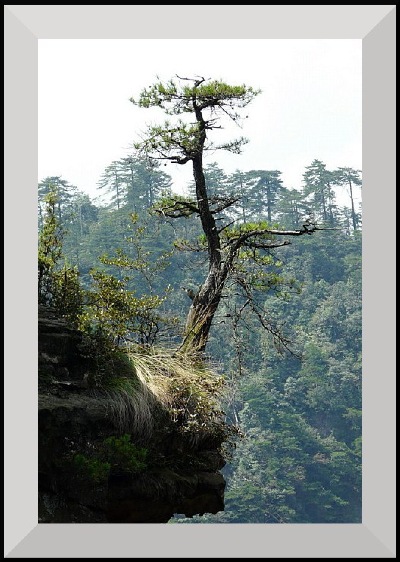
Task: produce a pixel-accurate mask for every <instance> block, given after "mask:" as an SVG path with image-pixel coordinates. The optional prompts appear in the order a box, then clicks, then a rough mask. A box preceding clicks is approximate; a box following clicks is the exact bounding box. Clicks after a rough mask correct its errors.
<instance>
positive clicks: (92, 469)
mask: <svg viewBox="0 0 400 562" xmlns="http://www.w3.org/2000/svg"><path fill="white" fill-rule="evenodd" d="M86 449H87V450H85V452H80V453H76V454H74V455H73V457H72V466H73V468H74V470H76V472H77V474H78V475H79V476H80V477H82V478H84V479H85V480H88V481H89V482H93V483H95V484H104V483H106V482H107V481H108V478H109V477H110V475H116V474H121V473H123V474H130V475H133V474H138V473H140V472H142V471H143V470H145V469H146V468H147V454H148V451H147V449H145V448H143V447H137V446H136V445H135V444H134V443H132V441H131V436H130V435H128V434H124V435H121V436H119V437H117V436H114V435H112V436H110V437H107V438H106V439H104V440H103V441H102V442H100V443H92V444H91V446H90V448H86Z"/></svg>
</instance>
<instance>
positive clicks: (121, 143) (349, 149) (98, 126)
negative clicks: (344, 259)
mask: <svg viewBox="0 0 400 562" xmlns="http://www.w3.org/2000/svg"><path fill="white" fill-rule="evenodd" d="M361 63H362V41H361V40H359V39H355V40H353V39H318V40H314V39H298V40H297V39H193V40H190V39H137V40H136V39H133V40H132V39H128V40H123V39H40V40H39V114H38V118H39V161H38V180H39V181H40V180H41V179H43V178H44V177H46V176H62V177H63V179H65V180H67V181H68V182H70V183H71V184H74V185H76V186H77V187H78V189H80V190H81V191H84V192H86V193H88V194H89V195H90V196H91V197H92V198H95V197H97V196H98V195H99V193H100V192H99V191H98V190H97V186H96V184H97V182H98V180H99V178H100V175H101V174H102V172H103V171H104V169H105V168H106V166H108V165H109V164H110V163H111V162H112V161H113V160H118V159H120V158H122V157H124V156H126V154H127V152H128V151H129V147H130V145H131V144H132V142H133V141H134V140H138V138H139V136H140V132H141V131H144V129H145V127H146V124H149V123H155V122H160V121H163V120H164V118H165V115H164V114H163V112H162V111H161V110H160V111H159V110H157V109H151V110H145V109H139V108H137V107H135V106H134V105H133V104H132V103H131V102H130V101H129V98H130V97H132V96H133V97H137V96H138V94H139V92H140V91H141V90H142V89H143V88H145V87H147V86H149V85H150V84H152V83H153V82H154V81H155V80H156V77H157V76H159V77H160V78H161V79H163V80H168V79H169V78H171V77H174V76H175V75H176V74H178V75H179V76H184V77H195V76H199V75H200V76H203V77H205V78H212V79H222V80H224V81H226V82H228V83H230V84H243V83H244V84H246V85H248V86H252V87H254V88H260V89H261V90H262V93H261V94H260V95H259V96H258V97H257V98H256V99H255V100H254V101H253V102H252V103H251V104H250V105H249V106H248V107H247V108H246V110H245V114H246V115H248V118H247V119H245V120H244V123H243V129H240V128H239V127H237V126H235V125H233V124H232V123H231V122H226V123H225V124H226V126H227V127H226V129H225V130H224V132H223V133H222V135H225V136H226V137H227V138H230V139H232V138H235V137H237V136H241V135H243V136H245V137H247V138H248V139H249V141H250V142H249V143H248V144H247V145H245V147H244V151H243V154H242V155H240V156H238V155H232V154H228V153H225V152H223V151H220V152H217V153H215V154H210V155H208V160H206V162H205V163H206V164H207V163H209V162H213V161H217V162H218V164H219V165H220V167H222V168H223V169H224V171H225V172H227V173H230V172H233V171H235V170H236V169H241V170H243V171H247V170H250V169H265V170H279V171H281V172H282V180H283V183H284V185H285V187H288V188H297V189H300V187H301V184H302V174H303V173H304V171H305V167H306V166H309V165H310V164H311V162H312V160H314V159H319V160H322V161H323V162H324V163H325V164H326V166H327V168H328V169H334V168H337V167H347V166H348V167H352V168H355V169H361V166H362V155H361V148H362V81H361V68H362V64H361ZM222 135H221V136H222ZM214 138H215V136H214ZM165 171H166V172H167V173H168V174H170V175H171V176H172V178H173V179H174V189H175V190H176V191H181V190H182V189H183V188H184V186H186V184H187V183H188V182H189V181H190V180H191V177H192V176H191V168H190V166H178V165H173V164H168V167H166V168H165Z"/></svg>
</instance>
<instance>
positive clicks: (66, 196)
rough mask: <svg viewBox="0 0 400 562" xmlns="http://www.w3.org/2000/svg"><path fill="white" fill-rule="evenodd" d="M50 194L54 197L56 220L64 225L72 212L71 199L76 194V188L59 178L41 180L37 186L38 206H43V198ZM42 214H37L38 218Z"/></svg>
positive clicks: (51, 177)
mask: <svg viewBox="0 0 400 562" xmlns="http://www.w3.org/2000/svg"><path fill="white" fill-rule="evenodd" d="M50 193H54V194H55V196H56V210H57V215H58V220H59V221H60V223H64V222H65V221H66V220H68V218H69V217H70V215H71V214H72V212H73V199H74V197H75V195H76V194H77V188H76V187H75V186H74V185H71V184H70V183H69V182H68V181H67V180H64V179H62V178H61V176H48V177H46V178H44V179H43V180H41V181H40V182H39V185H38V198H39V206H40V207H43V206H45V204H46V202H45V198H46V196H47V195H49V194H50ZM41 214H42V212H41V211H40V212H39V217H40V216H41Z"/></svg>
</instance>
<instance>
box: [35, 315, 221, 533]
mask: <svg viewBox="0 0 400 562" xmlns="http://www.w3.org/2000/svg"><path fill="white" fill-rule="evenodd" d="M81 339H82V334H80V333H79V332H78V331H76V330H73V329H71V328H70V327H68V325H67V324H66V323H65V322H64V321H63V320H60V319H59V318H57V317H56V315H55V314H54V312H52V311H51V310H49V309H46V308H42V309H40V310H39V467H38V471H39V472H38V478H39V522H43V523H96V522H98V523H166V522H168V521H169V520H170V519H171V518H172V517H173V515H174V514H184V515H185V516H186V517H192V516H193V515H197V514H200V515H202V514H204V513H217V512H218V511H221V510H223V509H224V488H225V481H224V478H223V476H222V474H221V473H220V472H219V470H220V469H221V468H222V467H223V466H224V464H225V462H224V459H223V457H222V455H221V454H220V453H219V450H218V448H219V445H220V443H218V442H213V441H212V439H211V440H208V441H207V439H205V440H202V441H201V442H199V443H197V445H193V442H195V441H194V440H193V439H191V437H193V436H190V435H187V436H185V435H182V434H180V433H179V432H178V431H177V430H176V429H175V428H174V426H173V424H171V423H168V421H167V420H166V419H165V418H163V417H162V416H160V418H159V420H158V425H157V424H156V427H155V429H154V432H153V434H152V436H151V440H150V441H148V438H147V441H146V440H145V439H143V441H142V442H141V441H140V436H139V439H138V443H137V445H138V447H144V448H146V449H148V450H149V451H150V455H149V462H148V463H147V465H146V467H145V468H144V469H141V470H138V471H136V472H135V471H133V472H132V471H124V470H121V471H115V470H114V471H111V472H110V473H109V474H108V475H106V477H105V476H104V474H103V473H101V469H102V467H103V466H104V465H102V464H101V463H100V464H96V463H95V462H94V461H92V463H91V464H89V465H88V466H89V468H90V470H91V472H90V470H89V471H88V470H86V472H84V473H82V470H79V469H78V468H77V465H76V463H75V464H74V462H73V459H74V458H76V454H77V453H79V452H82V451H85V452H86V453H88V451H89V453H90V452H91V451H92V450H96V448H97V447H99V446H100V447H101V444H102V443H104V442H105V440H107V438H109V437H110V436H118V435H121V430H120V428H119V427H118V424H116V422H115V417H113V416H112V415H111V408H110V403H109V399H108V398H107V396H106V395H100V394H99V393H97V394H95V393H94V392H93V390H91V389H90V388H88V384H87V375H86V373H87V369H88V364H87V360H86V359H85V358H84V357H82V356H81V354H80V351H79V344H80V342H81ZM92 458H93V457H92Z"/></svg>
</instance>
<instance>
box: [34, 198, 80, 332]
mask: <svg viewBox="0 0 400 562" xmlns="http://www.w3.org/2000/svg"><path fill="white" fill-rule="evenodd" d="M57 197H58V196H57V192H56V189H55V188H53V190H50V191H49V192H48V193H47V195H45V196H44V204H45V210H44V218H43V225H42V227H41V228H40V230H39V240H38V302H39V304H42V305H45V306H52V307H53V308H55V309H56V310H57V312H58V313H59V314H60V315H61V316H65V317H67V318H68V319H69V320H70V321H71V322H72V323H77V322H78V316H79V314H80V313H81V311H82V305H83V292H82V289H81V287H80V283H79V278H78V277H79V273H78V270H77V268H76V267H71V266H70V265H69V264H68V261H67V260H66V259H65V257H64V255H63V251H62V241H63V236H64V231H63V229H62V227H61V225H60V222H59V220H58V218H57V215H56V207H57V206H58V205H57Z"/></svg>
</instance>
